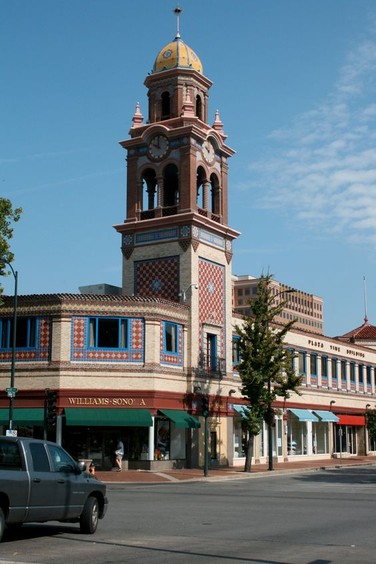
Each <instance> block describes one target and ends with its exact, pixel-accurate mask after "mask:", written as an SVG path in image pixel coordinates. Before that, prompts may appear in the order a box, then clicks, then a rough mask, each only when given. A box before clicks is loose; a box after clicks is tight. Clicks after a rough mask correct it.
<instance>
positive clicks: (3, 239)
mask: <svg viewBox="0 0 376 564" xmlns="http://www.w3.org/2000/svg"><path fill="white" fill-rule="evenodd" d="M21 213H22V209H21V208H16V209H13V205H12V202H11V201H10V200H7V199H6V198H0V257H1V258H4V259H6V260H7V261H8V262H12V261H13V259H14V255H13V253H12V252H11V250H10V245H9V240H10V239H11V238H12V237H13V226H12V224H13V223H16V222H17V221H18V220H19V219H20V217H21ZM4 268H5V265H1V264H0V275H2V274H4ZM1 292H2V288H1V286H0V293H1Z"/></svg>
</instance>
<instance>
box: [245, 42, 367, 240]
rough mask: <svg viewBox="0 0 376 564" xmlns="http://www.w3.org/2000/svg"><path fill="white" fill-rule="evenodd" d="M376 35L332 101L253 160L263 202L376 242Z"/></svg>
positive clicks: (352, 61)
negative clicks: (262, 155)
mask: <svg viewBox="0 0 376 564" xmlns="http://www.w3.org/2000/svg"><path fill="white" fill-rule="evenodd" d="M375 99H376V39H375V34H374V33H373V34H372V37H371V39H369V38H367V39H366V40H364V41H363V42H362V43H361V44H360V45H358V47H357V48H355V49H354V50H353V51H352V52H351V53H350V54H349V55H348V57H347V60H346V62H345V64H344V66H343V68H342V69H341V70H340V73H339V76H338V80H337V82H336V84H335V85H334V88H333V92H332V94H331V95H330V96H328V99H327V100H325V101H323V102H322V103H321V104H320V105H318V106H317V107H316V108H314V109H312V110H311V111H309V112H307V113H305V114H302V115H300V116H298V118H297V119H296V121H295V123H294V124H293V125H292V126H291V128H290V129H288V130H277V131H273V132H271V134H270V142H271V145H272V155H273V156H272V157H270V155H266V156H265V157H264V158H263V159H260V160H259V161H258V162H256V163H254V164H252V165H251V167H250V169H251V171H252V174H253V175H254V178H255V183H254V186H253V187H254V188H255V189H257V188H256V185H257V186H258V188H261V189H262V192H263V195H262V196H260V198H259V199H258V201H257V205H258V206H262V207H267V208H271V207H274V208H279V209H284V210H285V211H286V213H288V214H289V215H291V214H294V218H295V221H296V222H300V223H301V224H302V225H303V224H304V226H309V227H311V228H312V229H315V230H317V231H318V230H320V232H321V233H322V232H326V233H332V234H337V235H338V236H341V237H344V238H346V240H347V241H350V242H352V243H359V244H360V243H361V244H364V243H373V244H375V243H376V127H375V125H376V104H375V102H374V100H375Z"/></svg>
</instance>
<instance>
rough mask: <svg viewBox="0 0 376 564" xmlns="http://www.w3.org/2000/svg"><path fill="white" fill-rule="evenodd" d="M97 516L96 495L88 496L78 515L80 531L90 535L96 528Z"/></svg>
mask: <svg viewBox="0 0 376 564" xmlns="http://www.w3.org/2000/svg"><path fill="white" fill-rule="evenodd" d="M98 518H99V504H98V500H97V498H96V497H88V498H87V500H86V503H85V505H84V508H83V510H82V513H81V517H80V528H81V532H82V533H86V534H88V535H92V534H93V533H95V531H96V530H97V526H98Z"/></svg>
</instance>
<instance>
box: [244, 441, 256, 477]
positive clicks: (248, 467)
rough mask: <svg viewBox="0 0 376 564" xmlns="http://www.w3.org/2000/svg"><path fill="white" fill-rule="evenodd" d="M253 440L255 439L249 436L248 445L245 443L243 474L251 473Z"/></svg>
mask: <svg viewBox="0 0 376 564" xmlns="http://www.w3.org/2000/svg"><path fill="white" fill-rule="evenodd" d="M254 439H255V436H254V435H249V439H248V443H247V453H246V456H245V465H244V472H250V471H251V464H252V456H253V441H254Z"/></svg>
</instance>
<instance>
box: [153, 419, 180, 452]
mask: <svg viewBox="0 0 376 564" xmlns="http://www.w3.org/2000/svg"><path fill="white" fill-rule="evenodd" d="M154 444H155V451H154V460H170V459H173V460H185V459H186V430H185V429H177V428H176V427H175V424H174V423H173V422H171V421H170V420H169V419H162V418H161V419H156V420H155V439H154Z"/></svg>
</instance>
